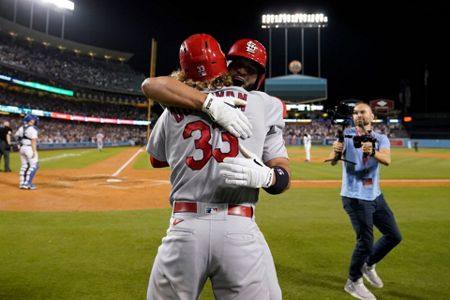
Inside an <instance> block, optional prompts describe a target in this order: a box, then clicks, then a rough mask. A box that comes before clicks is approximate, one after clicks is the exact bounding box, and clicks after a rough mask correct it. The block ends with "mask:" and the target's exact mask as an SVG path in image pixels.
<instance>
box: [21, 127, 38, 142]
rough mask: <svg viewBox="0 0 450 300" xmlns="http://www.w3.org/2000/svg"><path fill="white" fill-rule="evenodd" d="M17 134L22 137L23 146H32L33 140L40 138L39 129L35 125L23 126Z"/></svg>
mask: <svg viewBox="0 0 450 300" xmlns="http://www.w3.org/2000/svg"><path fill="white" fill-rule="evenodd" d="M15 136H16V137H18V138H19V139H21V141H20V143H21V145H22V146H31V140H32V139H37V138H38V131H37V128H36V127H35V126H21V127H20V128H19V129H18V130H17V132H16V134H15Z"/></svg>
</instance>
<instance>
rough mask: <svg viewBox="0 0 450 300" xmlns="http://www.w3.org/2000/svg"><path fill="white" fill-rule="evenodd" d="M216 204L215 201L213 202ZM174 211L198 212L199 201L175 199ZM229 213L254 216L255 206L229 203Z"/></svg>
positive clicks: (212, 204)
mask: <svg viewBox="0 0 450 300" xmlns="http://www.w3.org/2000/svg"><path fill="white" fill-rule="evenodd" d="M211 206H214V203H211ZM173 212H174V213H183V212H190V213H197V202H191V201H189V202H187V201H175V204H174V206H173ZM228 214H229V215H233V216H241V217H247V218H251V217H253V207H252V206H245V205H239V204H228Z"/></svg>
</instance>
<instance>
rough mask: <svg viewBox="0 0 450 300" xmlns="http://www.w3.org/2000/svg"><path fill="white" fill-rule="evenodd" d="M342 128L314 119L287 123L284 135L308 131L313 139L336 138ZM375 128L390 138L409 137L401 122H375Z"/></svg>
mask: <svg viewBox="0 0 450 300" xmlns="http://www.w3.org/2000/svg"><path fill="white" fill-rule="evenodd" d="M340 128H341V126H340V125H333V124H332V122H331V121H330V120H323V119H320V120H312V121H311V122H310V123H304V124H286V126H285V128H284V132H283V136H284V138H285V139H296V138H299V139H300V138H302V137H303V135H304V134H305V133H308V134H310V135H311V138H312V139H313V140H324V139H334V138H335V137H336V135H337V131H338V129H340ZM373 128H374V131H375V132H378V133H383V134H385V135H387V136H388V137H390V138H396V137H407V134H406V131H405V129H404V127H403V125H402V124H400V123H389V124H386V123H375V124H373ZM405 135H406V136H405Z"/></svg>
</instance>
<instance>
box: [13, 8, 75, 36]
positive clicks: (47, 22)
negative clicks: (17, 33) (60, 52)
mask: <svg viewBox="0 0 450 300" xmlns="http://www.w3.org/2000/svg"><path fill="white" fill-rule="evenodd" d="M18 1H19V0H14V23H15V22H16V15H17V2H18ZM29 1H30V5H31V7H30V26H29V27H30V29H33V14H34V4H35V3H36V4H40V5H43V6H45V7H46V8H47V16H46V23H45V33H46V34H48V26H49V19H50V9H51V8H53V9H55V10H57V11H60V12H61V13H62V25H61V38H62V39H64V29H65V24H66V14H72V13H73V11H74V9H75V3H74V2H73V1H69V0H29Z"/></svg>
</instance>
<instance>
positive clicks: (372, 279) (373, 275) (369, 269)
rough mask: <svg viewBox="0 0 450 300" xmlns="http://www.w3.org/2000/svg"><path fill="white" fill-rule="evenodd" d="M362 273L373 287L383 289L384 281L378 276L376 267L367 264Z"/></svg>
mask: <svg viewBox="0 0 450 300" xmlns="http://www.w3.org/2000/svg"><path fill="white" fill-rule="evenodd" d="M361 272H362V273H363V275H364V278H366V280H367V281H368V282H369V283H370V284H371V285H373V286H374V287H376V288H379V289H381V288H382V287H383V281H382V280H381V278H380V276H378V274H377V272H376V271H375V265H372V266H368V265H367V263H364V265H363V267H362V269H361Z"/></svg>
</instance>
